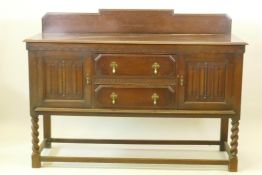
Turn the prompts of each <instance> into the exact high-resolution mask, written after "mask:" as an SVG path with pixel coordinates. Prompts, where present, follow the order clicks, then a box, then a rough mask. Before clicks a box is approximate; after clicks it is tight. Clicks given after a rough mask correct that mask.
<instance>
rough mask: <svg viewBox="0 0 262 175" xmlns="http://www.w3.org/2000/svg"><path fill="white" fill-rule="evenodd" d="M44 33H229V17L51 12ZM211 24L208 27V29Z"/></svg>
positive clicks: (163, 12)
mask: <svg viewBox="0 0 262 175" xmlns="http://www.w3.org/2000/svg"><path fill="white" fill-rule="evenodd" d="M42 23H43V25H42V32H43V33H172V34H173V33H178V34H182V33H185V34H188V33H196V34H201V33H204V34H207V33H211V34H228V33H230V32H231V19H230V18H228V17H227V16H226V15H225V14H213V15H210V14H209V15H205V14H198V15H196V14H194V15H191V14H174V12H173V10H99V13H82V14H81V13H48V14H46V15H45V16H44V17H43V19H42ZM207 25H208V27H207Z"/></svg>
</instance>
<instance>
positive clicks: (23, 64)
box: [0, 0, 262, 174]
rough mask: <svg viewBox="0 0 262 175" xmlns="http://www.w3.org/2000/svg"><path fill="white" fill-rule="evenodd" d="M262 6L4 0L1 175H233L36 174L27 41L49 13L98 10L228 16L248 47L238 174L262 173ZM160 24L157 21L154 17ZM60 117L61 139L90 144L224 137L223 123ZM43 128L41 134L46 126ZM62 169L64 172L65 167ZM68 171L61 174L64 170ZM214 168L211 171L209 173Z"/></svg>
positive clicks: (138, 170) (166, 0)
mask: <svg viewBox="0 0 262 175" xmlns="http://www.w3.org/2000/svg"><path fill="white" fill-rule="evenodd" d="M259 2H260V1H259V0H257V1H255V0H249V1H244V0H231V1H228V0H213V1H208V0H198V1H196V0H184V1H179V0H126V1H120V0H119V1H117V0H110V1H109V0H92V1H88V0H74V1H66V0H56V1H54V0H45V1H39V0H23V1H21V0H20V1H19V0H8V1H7V0H6V1H4V0H0V173H1V174H3V173H2V172H4V171H5V172H6V173H5V174H15V173H25V174H47V173H50V174H62V173H63V174H76V173H77V174H87V173H89V174H174V173H178V174H228V172H226V171H225V170H226V169H225V168H222V169H220V170H216V167H214V168H208V169H209V170H207V169H206V168H203V169H200V170H196V169H198V168H196V167H194V166H192V167H187V166H185V167H186V168H183V167H177V168H176V167H175V166H174V167H171V168H170V167H169V168H167V167H165V166H158V168H156V167H157V166H153V167H151V168H150V167H147V168H143V166H138V165H137V166H128V165H126V166H123V165H121V166H120V165H119V167H118V166H115V165H112V167H110V166H109V167H108V166H106V167H103V166H102V167H101V166H100V165H96V166H94V167H92V166H89V165H87V166H86V167H85V166H83V167H77V166H75V165H72V166H71V165H70V167H71V168H68V167H67V165H64V166H63V165H62V166H57V167H56V166H54V167H52V168H50V167H45V168H41V169H37V170H36V169H31V168H30V167H31V160H30V155H31V137H30V116H29V100H28V91H29V90H28V63H27V52H26V49H25V43H23V42H22V41H23V39H25V38H26V37H28V36H31V35H33V34H36V33H40V32H41V17H42V16H43V15H44V14H45V13H46V12H97V11H98V9H99V8H115V9H121V8H124V9H174V10H175V13H227V14H228V15H229V16H230V17H231V18H232V20H233V24H232V27H233V28H232V32H233V33H234V34H235V35H237V36H239V37H240V38H242V39H243V40H244V41H246V42H248V43H249V45H248V46H247V48H246V53H245V61H244V74H243V90H242V115H241V121H240V122H241V123H240V140H239V173H238V174H261V173H262V151H261V147H262V132H261V131H262V129H261V125H262V119H261V117H262V116H261V101H260V100H261V99H262V93H261V89H262V81H261V76H262V57H261V55H262V34H261V32H262V12H261V5H260V3H259ZM152 20H153V19H152ZM75 119H76V118H73V117H56V118H55V119H54V122H53V124H54V125H55V126H56V128H54V132H53V134H54V136H56V137H59V136H67V137H91V138H151V139H185V138H187V139H189V138H191V139H218V138H219V135H218V133H219V131H218V129H219V121H218V120H216V119H209V120H204V119H130V118H117V119H113V118H110V119H103V118H84V117H77V119H78V120H75ZM40 129H41V128H40ZM59 167H60V168H59ZM61 167H62V168H61ZM210 169H211V170H210Z"/></svg>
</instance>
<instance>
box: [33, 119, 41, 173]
mask: <svg viewBox="0 0 262 175" xmlns="http://www.w3.org/2000/svg"><path fill="white" fill-rule="evenodd" d="M38 120H39V119H38V115H32V116H31V123H32V144H33V147H32V151H33V153H32V167H33V168H40V167H41V162H40V150H39V148H40V147H39V138H38V136H39V132H38V128H39V125H38Z"/></svg>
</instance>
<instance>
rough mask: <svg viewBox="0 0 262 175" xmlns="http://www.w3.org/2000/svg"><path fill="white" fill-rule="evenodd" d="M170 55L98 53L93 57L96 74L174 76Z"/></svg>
mask: <svg viewBox="0 0 262 175" xmlns="http://www.w3.org/2000/svg"><path fill="white" fill-rule="evenodd" d="M175 65H176V64H175V58H174V56H172V55H142V54H99V55H97V56H96V58H95V74H96V75H97V76H152V77H158V76H169V77H170V76H175V70H176V66H175Z"/></svg>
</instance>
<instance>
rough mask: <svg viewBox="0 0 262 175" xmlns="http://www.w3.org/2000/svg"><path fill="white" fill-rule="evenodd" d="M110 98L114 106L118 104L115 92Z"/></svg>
mask: <svg viewBox="0 0 262 175" xmlns="http://www.w3.org/2000/svg"><path fill="white" fill-rule="evenodd" d="M110 98H111V100H112V104H113V105H114V104H115V103H116V99H117V94H116V93H115V92H112V93H111V95H110Z"/></svg>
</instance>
